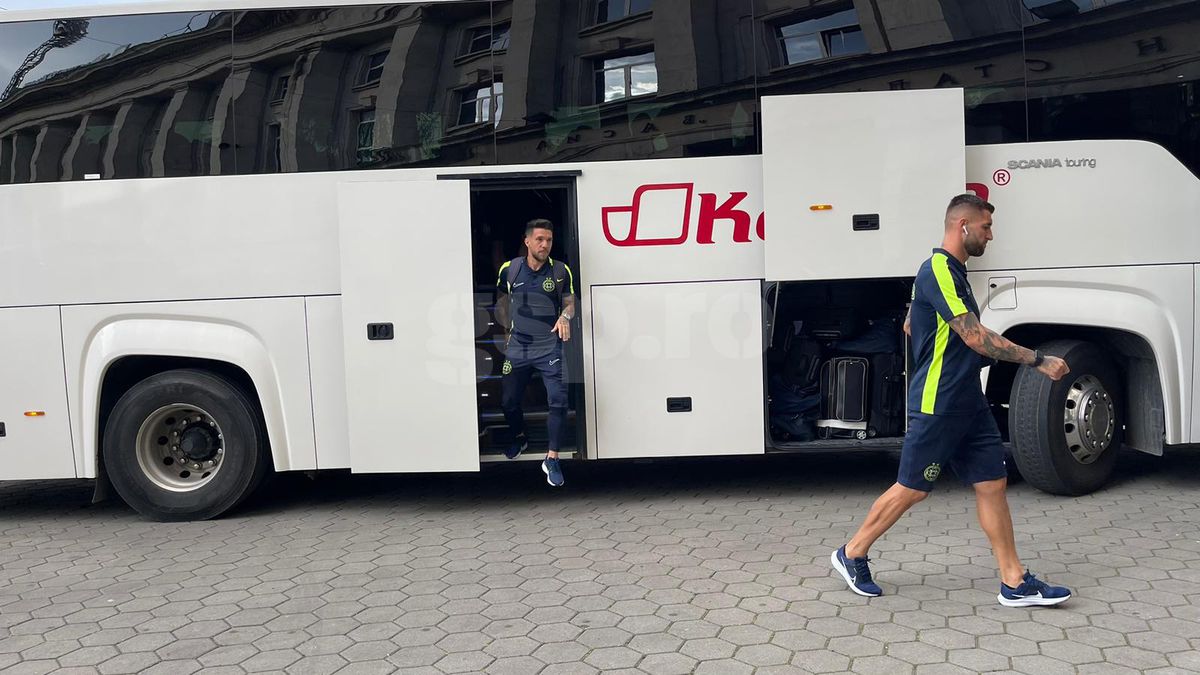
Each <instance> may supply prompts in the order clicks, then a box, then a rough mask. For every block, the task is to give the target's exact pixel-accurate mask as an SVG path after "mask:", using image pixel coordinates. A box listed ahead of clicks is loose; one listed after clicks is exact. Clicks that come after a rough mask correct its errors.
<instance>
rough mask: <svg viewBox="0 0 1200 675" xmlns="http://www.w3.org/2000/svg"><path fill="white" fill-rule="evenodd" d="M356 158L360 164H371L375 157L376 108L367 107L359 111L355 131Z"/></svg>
mask: <svg viewBox="0 0 1200 675" xmlns="http://www.w3.org/2000/svg"><path fill="white" fill-rule="evenodd" d="M355 139H356V145H355V148H354V151H355V153H354V156H355V160H356V161H357V162H358V163H359V164H369V163H370V162H371V160H372V159H373V157H374V152H373V151H374V149H375V109H374V108H367V109H365V110H360V111H358V125H357V129H356V132H355Z"/></svg>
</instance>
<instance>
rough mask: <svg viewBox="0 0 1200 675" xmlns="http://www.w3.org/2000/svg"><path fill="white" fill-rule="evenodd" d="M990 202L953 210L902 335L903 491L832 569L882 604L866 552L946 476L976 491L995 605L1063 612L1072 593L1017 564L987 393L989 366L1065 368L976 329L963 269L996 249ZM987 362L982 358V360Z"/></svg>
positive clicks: (836, 556) (891, 493)
mask: <svg viewBox="0 0 1200 675" xmlns="http://www.w3.org/2000/svg"><path fill="white" fill-rule="evenodd" d="M994 211H995V207H993V206H992V205H991V204H989V203H988V202H986V201H984V200H983V199H980V198H979V197H977V196H975V195H972V194H963V195H959V196H957V197H954V198H953V199H952V200H950V205H949V207H948V208H947V209H946V218H945V232H944V237H943V240H942V247H941V248H936V249H934V250H933V255H932V256H931V257H930V258H929V259H927V260H926V261H925V262H924V263H922V265H921V267H920V269H919V270H918V272H917V277H916V281H915V282H914V284H913V296H912V304H911V306H910V307H909V317H908V319H907V320H905V324H904V329H905V332H907V333H908V334H909V335H911V336H912V345H913V353H914V357H915V364H916V365H915V369H914V372H913V374H912V377H911V379H910V380H909V395H908V399H909V410H908V414H909V423H908V431H907V432H906V434H905V437H904V447H903V450H902V451H901V455H900V470H899V472H898V473H899V475H898V476H897V480H896V483H895V484H894V485H892V487H891V488H889V489H888V490H887V491H886V492H884V493H883V495H882V496H880V497H879V499H877V500H876V501H875V504H874V505H873V506H872V507H871V510H870V512H869V513H868V514H867V518H866V520H865V521H864V522H863V524H862V526H861V527H860V528H859V530H858V532H857V533H855V535H854V536H853V537H852V538H851V539H850V541H849V542H847V543H846V544H845V545H844V546H842V547H840V548H838V549H837V550H836V551H834V552H833V554H832V556H831V559H832V563H833V567H834V569H835V570H837V571H838V573H840V574H841V575H842V578H844V579H845V580H846V583H847V584H849V586H850V590H852V591H854V592H855V593H858V594H859V595H865V596H877V595H882V594H883V591H882V590H881V589H880V588H879V586H878V585H877V584H876V583H875V582H874V581H872V579H871V570H870V568H869V567H868V558H867V551H868V549H870V547H871V545H872V544H874V543H875V540H876V539H878V538H879V537H880V536H882V535H883V533H884V532H886V531H887V530H888V529H889V528H890V527H891V526H892V525H894V524H895V523H896V521H897V520H899V519H900V516H902V515H904V513H905V512H906V511H908V509H909V508H911V507H912V506H913V505H915V504H916V503H917V502H919V501H921V500H923V499H925V498H926V497H927V496H929V492H930V491H931V490H932V489H933V484H934V482H935V481H936V480H937V479H938V477H939V476H940V475H941V473H942V471H943V470H944V469H945V468H947V467H953V468H954V471H955V473H956V474H957V475H958V477H959V478H960V479H961V480H962V481H963V482H965V483H967V484H969V485H972V486H974V488H975V499H976V504H977V509H978V512H979V524H980V525H981V526H982V528H983V530H984V532H985V533H987V536H988V539H989V541H990V542H991V545H992V552H993V554H994V555H995V556H996V561H997V563H998V565H999V568H1000V593H999V595H998V596H997V600H999V601H1000V604H1002V605H1005V606H1008V607H1028V606H1035V605H1057V604H1059V603H1061V602H1064V601H1065V600H1067V599H1068V598H1070V597H1071V592H1070V590H1068V589H1066V588H1062V587H1056V586H1050V585H1048V584H1046V583H1045V582H1043V581H1042V580H1040V579H1038V578H1036V577H1034V576H1033V575H1032V574H1030V573H1029V572H1027V571H1026V570H1025V569H1024V567H1023V566H1022V565H1021V561H1020V559H1019V558H1018V557H1017V546H1016V543H1015V541H1014V538H1013V525H1012V516H1011V515H1010V513H1009V509H1008V499H1007V496H1006V494H1005V489H1006V486H1007V480H1008V471H1007V468H1006V467H1005V451H1004V447H1003V445H1001V437H1000V430H999V428H998V427H997V425H996V420H995V418H993V417H992V413H991V411H990V410H989V408H988V402H987V399H986V398H985V396H984V393H983V390H982V388H981V386H980V378H979V372H980V369H981V368H982V367H983V365H984V361H985V359H988V360H1003V361H1011V362H1013V363H1018V364H1021V365H1024V366H1028V367H1031V368H1036V369H1037V370H1038V371H1040V372H1041V373H1043V374H1045V375H1046V376H1047V377H1049V378H1051V379H1052V380H1058V379H1061V378H1062V377H1063V376H1064V375H1066V374H1067V373H1068V372H1069V369H1068V368H1067V364H1066V362H1064V361H1063V360H1062V359H1060V358H1058V357H1056V356H1049V355H1044V354H1042V353H1041V352H1037V351H1033V350H1030V349H1026V348H1025V347H1021V346H1019V345H1016V344H1013V343H1012V342H1010V341H1009V340H1008V339H1006V338H1004V337H1003V336H1001V335H999V334H997V333H995V332H993V331H991V330H989V329H988V328H986V327H984V326H983V325H981V324H980V323H979V307H978V305H976V303H975V297H974V296H973V295H972V293H971V287H970V286H969V285H968V284H967V268H966V262H967V260H968V259H969V258H970V257H972V256H981V255H983V252H984V249H985V248H986V247H987V243H988V242H989V241H991V239H992V213H993V212H994ZM981 357H983V358H981Z"/></svg>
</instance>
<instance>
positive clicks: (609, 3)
mask: <svg viewBox="0 0 1200 675" xmlns="http://www.w3.org/2000/svg"><path fill="white" fill-rule="evenodd" d="M650 5H651V0H595V3H594V7H595V11H594V12H593V14H592V19H593V21H594V23H598V24H599V23H608V22H609V21H616V20H618V19H624V18H625V17H627V16H633V15H634V14H640V13H642V12H645V11H649V9H650Z"/></svg>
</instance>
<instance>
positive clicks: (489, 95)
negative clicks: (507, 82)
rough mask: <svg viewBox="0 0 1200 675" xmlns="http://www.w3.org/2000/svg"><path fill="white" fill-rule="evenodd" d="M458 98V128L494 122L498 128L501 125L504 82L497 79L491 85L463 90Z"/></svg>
mask: <svg viewBox="0 0 1200 675" xmlns="http://www.w3.org/2000/svg"><path fill="white" fill-rule="evenodd" d="M458 96H459V101H460V103H459V105H458V119H457V125H458V126H464V125H468V124H480V123H483V122H492V123H493V125H496V126H498V125H499V124H500V116H501V114H502V113H503V112H504V82H503V81H501V80H499V79H497V80H496V81H495V82H492V83H491V84H484V85H477V86H472V87H468V88H466V89H461V90H459V92H458Z"/></svg>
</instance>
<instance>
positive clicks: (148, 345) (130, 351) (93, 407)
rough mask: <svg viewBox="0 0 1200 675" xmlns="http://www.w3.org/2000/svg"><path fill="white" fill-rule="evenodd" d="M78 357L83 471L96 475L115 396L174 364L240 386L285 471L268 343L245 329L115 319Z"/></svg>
mask: <svg viewBox="0 0 1200 675" xmlns="http://www.w3.org/2000/svg"><path fill="white" fill-rule="evenodd" d="M82 359H83V363H82V368H81V371H80V372H81V376H80V383H79V385H78V386H79V387H80V397H79V398H80V402H81V406H80V407H81V413H82V414H81V415H80V419H81V422H80V426H81V427H82V428H81V429H80V430H79V431H80V435H79V438H81V439H82V441H83V442H82V443H81V445H82V449H81V453H80V454H79V455H78V456H77V457H76V463H77V465H79V466H78V467H77V468H78V469H79V471H80V475H81V476H85V477H89V478H91V477H96V476H98V475H99V470H100V466H99V463H100V461H101V459H100V439H101V438H102V435H103V433H104V424H105V422H106V421H107V419H108V417H109V415H110V414H111V412H112V406H113V405H115V404H116V401H117V400H118V399H119V398H120V396H121V395H122V394H123V393H124V392H125V391H128V389H129V387H131V386H133V385H134V384H136V383H137V382H140V381H142V380H144V379H145V378H147V377H150V376H152V375H155V374H157V373H161V372H164V371H168V370H174V369H179V368H197V369H201V370H206V371H208V372H212V373H215V374H217V375H221V376H223V377H225V378H226V379H228V380H230V381H232V382H234V383H235V384H237V385H239V386H240V387H242V388H243V390H244V391H245V393H246V395H247V396H248V397H250V398H251V400H252V401H254V403H255V405H256V407H257V409H258V411H259V413H260V415H261V421H262V422H263V424H264V427H265V429H266V432H267V442H268V443H269V444H270V448H271V456H272V463H273V465H274V468H275V469H276V470H286V469H288V468H289V466H290V461H289V454H288V449H289V442H288V440H289V439H288V434H287V428H286V425H285V420H284V410H283V402H282V397H281V395H280V389H279V384H278V377H277V374H276V373H275V368H274V366H273V364H272V361H271V358H270V356H269V353H268V350H267V348H266V345H264V344H263V343H262V341H261V340H260V339H259V338H258V337H256V336H255V335H254V334H252V333H251V332H250V331H249V330H247V329H245V328H243V327H241V326H237V325H232V324H223V323H217V322H208V321H200V322H198V321H196V320H194V319H123V320H115V321H112V322H109V323H107V324H104V325H103V326H100V327H98V328H97V329H96V330H95V331H93V333H92V334H91V335H90V336H89V339H88V340H87V342H86V345H85V348H84V350H83V354H82Z"/></svg>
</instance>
